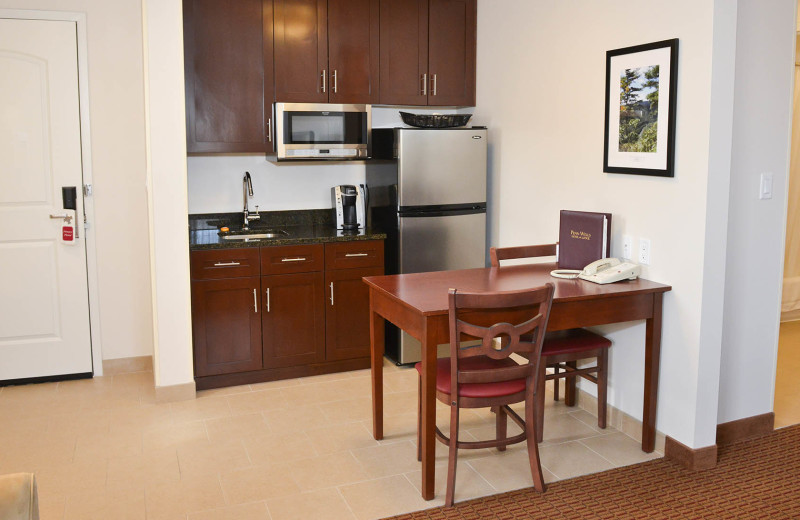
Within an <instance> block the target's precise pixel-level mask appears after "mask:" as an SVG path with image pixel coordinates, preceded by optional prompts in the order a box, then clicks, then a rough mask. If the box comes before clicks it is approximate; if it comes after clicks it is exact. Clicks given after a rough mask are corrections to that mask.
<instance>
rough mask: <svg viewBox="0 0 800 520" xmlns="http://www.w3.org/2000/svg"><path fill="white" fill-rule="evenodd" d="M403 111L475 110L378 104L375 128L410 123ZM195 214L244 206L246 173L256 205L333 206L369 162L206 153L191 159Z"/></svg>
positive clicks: (252, 206) (361, 178)
mask: <svg viewBox="0 0 800 520" xmlns="http://www.w3.org/2000/svg"><path fill="white" fill-rule="evenodd" d="M399 110H403V111H408V112H413V113H415V114H423V113H424V114H434V113H436V114H464V113H471V112H472V111H473V110H474V109H472V108H462V109H441V108H439V109H435V110H428V109H421V108H417V107H407V108H397V107H393V108H385V107H373V109H372V126H373V127H374V128H381V127H394V126H404V125H403V123H402V121H401V120H400V115H399ZM187 165H188V177H189V179H188V190H189V213H226V212H233V211H242V205H243V198H242V176H243V175H244V172H245V171H249V172H250V175H251V177H252V181H253V197H251V198H250V199H249V202H248V204H249V206H250V209H251V210H254V209H255V206H256V204H258V205H259V210H263V211H282V210H292V209H321V208H330V207H331V187H332V186H335V185H337V184H359V183H363V182H364V178H365V167H364V165H363V164H316V163H315V164H280V165H277V164H274V163H271V162H269V161H267V159H266V156H265V155H262V154H236V155H203V156H191V157H189V158H188V162H187Z"/></svg>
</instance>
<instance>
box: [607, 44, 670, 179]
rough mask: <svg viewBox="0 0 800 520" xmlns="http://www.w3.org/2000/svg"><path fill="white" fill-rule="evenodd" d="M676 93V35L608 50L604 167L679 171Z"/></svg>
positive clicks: (612, 170) (616, 170) (629, 171)
mask: <svg viewBox="0 0 800 520" xmlns="http://www.w3.org/2000/svg"><path fill="white" fill-rule="evenodd" d="M665 81H666V83H667V84H666V85H664V82H665ZM677 92H678V39H677V38H675V39H671V40H663V41H658V42H653V43H647V44H644V45H636V46H633V47H625V48H622V49H615V50H611V51H607V52H606V114H605V115H606V117H605V139H604V149H603V171H604V172H606V173H627V174H632V175H651V176H657V177H674V176H675V107H676V102H677ZM664 93H667V96H666V97H667V100H666V103H663V102H664V101H665V100H664V99H663V98H664ZM653 94H655V96H653ZM664 104H666V107H665V106H664ZM612 107H614V108H615V109H618V110H615V111H614V112H612V111H611V109H612ZM654 107H655V108H654ZM664 109H666V110H664ZM664 124H666V129H665V128H664Z"/></svg>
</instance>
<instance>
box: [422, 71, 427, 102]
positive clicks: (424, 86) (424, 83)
mask: <svg viewBox="0 0 800 520" xmlns="http://www.w3.org/2000/svg"><path fill="white" fill-rule="evenodd" d="M420 79H421V80H422V95H423V96H427V95H428V73H427V72H426V73H424V74H423V75H422V77H421V78H420Z"/></svg>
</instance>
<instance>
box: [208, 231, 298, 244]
mask: <svg viewBox="0 0 800 520" xmlns="http://www.w3.org/2000/svg"><path fill="white" fill-rule="evenodd" d="M288 234H289V233H287V232H286V231H284V230H282V229H265V230H263V231H261V232H252V233H241V232H239V233H235V234H232V235H222V239H223V240H242V241H244V242H250V241H256V240H263V239H265V238H281V237H285V236H286V235H288Z"/></svg>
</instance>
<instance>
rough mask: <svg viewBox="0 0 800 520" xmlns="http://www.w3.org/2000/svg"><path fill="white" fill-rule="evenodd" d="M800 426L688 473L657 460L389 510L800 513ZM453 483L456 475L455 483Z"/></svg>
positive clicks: (471, 519)
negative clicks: (543, 487)
mask: <svg viewBox="0 0 800 520" xmlns="http://www.w3.org/2000/svg"><path fill="white" fill-rule="evenodd" d="M799 480H800V425H797V426H791V427H788V428H784V429H781V430H777V431H774V432H772V433H770V434H769V435H766V436H763V437H759V438H756V439H750V440H747V441H741V442H737V443H733V444H729V445H727V446H721V447H720V449H719V454H718V464H717V466H716V467H715V468H713V469H711V470H706V471H699V472H692V471H688V470H685V469H683V468H681V467H679V466H677V465H676V464H674V463H672V462H670V461H668V460H665V459H658V460H653V461H650V462H645V463H642V464H636V465H633V466H627V467H624V468H618V469H614V470H611V471H606V472H603V473H595V474H593V475H586V476H583V477H578V478H574V479H571V480H563V481H560V482H554V483H553V484H551V485H550V486H549V487H548V490H547V492H546V493H545V494H543V495H542V494H538V493H536V492H535V491H533V489H532V488H529V489H520V490H517V491H512V492H509V493H503V494H500V495H494V496H490V497H484V498H479V499H475V500H469V501H465V502H462V503H458V502H457V503H456V505H455V506H454V507H451V508H444V507H439V508H435V509H428V510H425V511H417V512H415V513H409V514H405V515H401V516H397V517H394V518H395V519H397V520H462V519H463V520H478V519H480V520H488V519H497V520H511V519H514V520H516V519H522V518H524V519H540V518H541V519H545V518H547V519H551V518H558V519H562V518H564V519H586V518H592V519H595V518H597V519H618V518H624V519H642V520H644V519H647V520H661V519H664V520H667V519H669V520H673V519H686V518H691V519H714V520H718V519H726V518H736V519H751V518H764V519H767V518H768V519H771V520H777V519H798V518H800V490H798V488H797V486H798V481H799ZM456 486H458V482H456Z"/></svg>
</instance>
